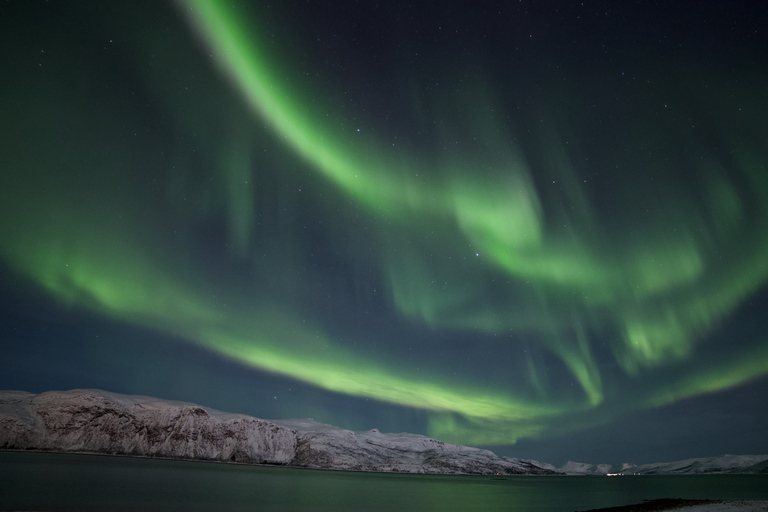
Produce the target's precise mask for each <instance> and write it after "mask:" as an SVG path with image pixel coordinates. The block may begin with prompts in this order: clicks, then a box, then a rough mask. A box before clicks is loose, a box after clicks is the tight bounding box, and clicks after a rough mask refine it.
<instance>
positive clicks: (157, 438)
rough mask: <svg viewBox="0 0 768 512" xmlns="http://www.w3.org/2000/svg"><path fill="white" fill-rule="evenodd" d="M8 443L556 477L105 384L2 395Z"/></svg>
mask: <svg viewBox="0 0 768 512" xmlns="http://www.w3.org/2000/svg"><path fill="white" fill-rule="evenodd" d="M0 449H16V450H28V449H32V450H50V451H62V452H80V453H107V454H115V455H138V456H150V457H153V456H154V457H170V458H181V459H198V460H215V461H233V462H243V463H270V464H285V465H290V466H298V467H307V468H317V469H338V470H352V471H382V472H403V473H430V474H485V475H487V474H496V473H499V474H503V475H521V474H556V472H555V471H552V470H550V469H546V468H544V467H542V466H543V465H541V464H539V463H537V462H534V461H523V460H518V459H512V458H507V457H498V456H497V455H496V454H494V453H493V452H490V451H488V450H481V449H478V448H470V447H467V446H457V445H453V444H447V443H443V442H441V441H436V440H434V439H430V438H428V437H424V436H420V435H416V434H406V433H402V434H382V433H381V432H379V431H378V430H375V429H374V430H370V431H367V432H351V431H349V430H343V429H341V428H338V427H333V426H331V425H324V424H322V423H317V422H314V421H312V420H284V421H266V420H260V419H258V418H253V417H250V416H244V415H240V414H229V413H224V412H221V411H216V410H214V409H209V408H207V407H201V406H199V405H195V404H190V403H184V402H173V401H169V400H161V399H158V398H151V397H146V396H129V395H121V394H118V393H109V392H106V391H99V390H72V391H49V392H46V393H41V394H39V395H35V394H32V393H27V392H24V391H0Z"/></svg>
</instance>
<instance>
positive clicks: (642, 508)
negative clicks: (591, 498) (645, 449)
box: [580, 498, 768, 512]
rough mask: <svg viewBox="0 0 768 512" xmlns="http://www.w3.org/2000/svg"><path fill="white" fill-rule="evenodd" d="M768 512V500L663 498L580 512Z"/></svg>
mask: <svg viewBox="0 0 768 512" xmlns="http://www.w3.org/2000/svg"><path fill="white" fill-rule="evenodd" d="M666 510H681V511H682V512H768V500H693V499H682V498H661V499H654V500H648V501H643V502H642V503H636V504H633V505H622V506H618V507H608V508H597V509H590V510H584V511H580V512H661V511H666Z"/></svg>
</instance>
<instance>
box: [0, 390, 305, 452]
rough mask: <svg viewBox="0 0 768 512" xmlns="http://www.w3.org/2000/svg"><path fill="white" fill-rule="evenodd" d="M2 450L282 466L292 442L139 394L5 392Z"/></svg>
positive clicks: (279, 430) (279, 431)
mask: <svg viewBox="0 0 768 512" xmlns="http://www.w3.org/2000/svg"><path fill="white" fill-rule="evenodd" d="M0 448H5V449H36V450H51V451H66V452H91V453H109V454H120V455H141V456H150V457H171V458H181V459H200V460H218V461H235V462H245V463H272V464H287V463H288V462H290V461H291V460H292V459H293V458H294V456H295V455H296V436H295V434H294V433H293V432H292V431H291V430H290V429H288V428H285V427H279V426H277V425H275V424H273V423H269V422H267V421H264V420H260V419H257V418H252V417H249V416H243V415H239V414H226V413H222V412H219V411H215V410H212V409H207V408H205V407H200V406H199V405H194V404H188V403H183V402H171V401H166V400H158V399H156V398H150V397H145V396H127V395H119V394H116V393H108V392H105V391H98V390H73V391H49V392H47V393H41V394H39V395H35V394H32V393H26V392H20V391H5V392H2V393H0Z"/></svg>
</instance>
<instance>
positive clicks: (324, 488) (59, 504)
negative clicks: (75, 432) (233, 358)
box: [0, 452, 768, 512]
mask: <svg viewBox="0 0 768 512" xmlns="http://www.w3.org/2000/svg"><path fill="white" fill-rule="evenodd" d="M653 498H726V499H736V498H749V499H768V475H708V476H645V477H615V478H609V477H490V476H489V477H455V476H425V475H390V474H373V473H343V472H331V471H307V470H300V469H290V468H280V467H255V466H238V465H228V464H215V463H202V462H179V461H168V460H151V459H134V458H125V457H100V456H94V455H62V454H47V453H20V452H0V510H51V511H53V510H77V511H81V510H82V511H90V510H94V511H95V510H98V511H103V510H115V511H120V510H142V511H152V510H182V509H183V510H185V511H196V510H206V511H208V510H269V511H273V510H327V511H352V510H354V511H379V510H381V511H384V510H386V511H390V510H392V511H417V512H420V511H436V512H437V511H439V512H444V511H451V510H478V511H480V510H482V511H486V510H488V511H493V510H509V511H520V512H525V511H534V510H535V511H551V512H572V511H575V510H587V509H591V508H598V507H609V506H615V505H626V504H630V503H638V502H641V501H642V500H645V499H653Z"/></svg>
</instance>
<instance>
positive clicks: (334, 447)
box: [275, 420, 556, 475]
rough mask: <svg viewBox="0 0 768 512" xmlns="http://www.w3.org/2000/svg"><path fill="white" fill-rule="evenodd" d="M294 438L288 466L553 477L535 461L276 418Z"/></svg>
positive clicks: (404, 436) (422, 439)
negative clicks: (293, 448) (290, 460)
mask: <svg viewBox="0 0 768 512" xmlns="http://www.w3.org/2000/svg"><path fill="white" fill-rule="evenodd" d="M275 423H277V424H278V425H282V426H285V427H289V428H291V429H292V430H294V431H296V433H297V436H298V442H297V448H296V459H294V462H293V464H295V465H299V466H304V467H310V468H325V467H334V468H336V469H345V470H352V471H385V472H402V473H432V474H434V473H438V474H462V475H478V474H484V475H488V474H501V475H530V474H538V475H540V474H556V472H555V471H552V470H550V469H547V468H545V467H544V465H543V464H540V463H538V462H536V461H526V460H520V459H513V458H509V457H499V456H497V455H496V454H495V453H493V452H491V451H489V450H481V449H479V448H470V447H468V446H458V445H455V444H448V443H444V442H442V441H437V440H435V439H430V438H428V437H425V436H421V435H417V434H407V433H400V434H383V433H381V432H379V431H378V430H377V429H373V430H368V431H364V432H352V431H350V430H344V429H341V428H338V427H334V426H331V425H325V424H322V423H317V422H315V421H313V420H283V421H280V420H277V421H275Z"/></svg>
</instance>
